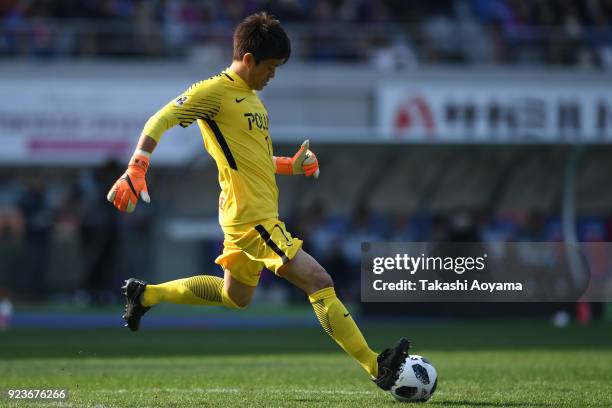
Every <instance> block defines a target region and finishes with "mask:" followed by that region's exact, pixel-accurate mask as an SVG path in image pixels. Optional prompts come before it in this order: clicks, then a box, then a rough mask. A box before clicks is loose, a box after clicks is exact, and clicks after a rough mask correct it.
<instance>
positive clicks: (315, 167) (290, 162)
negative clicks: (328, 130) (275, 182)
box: [274, 140, 319, 178]
mask: <svg viewBox="0 0 612 408" xmlns="http://www.w3.org/2000/svg"><path fill="white" fill-rule="evenodd" d="M309 146H310V141H308V140H306V141H304V143H302V146H300V149H299V150H298V151H297V153H295V154H294V155H293V157H275V158H274V164H275V165H276V174H289V175H292V174H304V175H306V176H314V178H319V161H318V160H317V156H316V155H315V154H314V153H313V152H312V151H310V150H308V147H309Z"/></svg>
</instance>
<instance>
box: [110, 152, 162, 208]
mask: <svg viewBox="0 0 612 408" xmlns="http://www.w3.org/2000/svg"><path fill="white" fill-rule="evenodd" d="M148 168H149V154H148V153H147V152H145V151H142V150H137V151H136V153H134V155H133V156H132V158H131V159H130V163H129V164H128V169H127V170H126V171H125V173H123V175H122V176H121V177H119V179H118V180H117V181H115V184H113V187H112V188H111V189H110V191H109V192H108V194H107V196H106V199H107V200H108V201H110V202H111V203H113V205H114V206H115V207H117V208H118V209H119V211H122V212H123V211H126V212H128V213H131V212H134V209H136V203H137V202H138V198H139V197H140V198H141V199H142V200H143V201H144V202H146V203H150V202H151V197H149V190H148V189H147V181H146V180H145V175H146V174H147V169H148Z"/></svg>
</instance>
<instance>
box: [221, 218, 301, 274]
mask: <svg viewBox="0 0 612 408" xmlns="http://www.w3.org/2000/svg"><path fill="white" fill-rule="evenodd" d="M223 233H224V237H225V239H224V241H223V253H222V254H221V255H219V256H218V257H217V259H215V263H216V264H219V265H220V266H221V267H222V268H223V269H227V270H229V272H230V274H231V275H232V278H235V279H236V280H238V281H240V282H242V283H244V284H245V285H249V286H257V283H258V282H259V276H260V275H261V270H262V269H263V268H264V267H265V268H267V269H269V270H271V271H272V272H274V273H275V274H276V275H277V276H280V275H279V274H278V270H279V268H280V267H281V266H283V265H284V264H286V263H287V262H289V260H291V259H293V257H294V256H295V254H296V253H297V251H298V250H299V249H300V248H301V247H302V240H301V239H298V238H294V237H292V236H291V234H290V233H289V232H287V230H286V229H285V224H284V223H283V222H282V221H280V220H278V219H277V218H269V219H267V220H264V221H261V222H257V223H253V224H245V225H239V226H236V227H223Z"/></svg>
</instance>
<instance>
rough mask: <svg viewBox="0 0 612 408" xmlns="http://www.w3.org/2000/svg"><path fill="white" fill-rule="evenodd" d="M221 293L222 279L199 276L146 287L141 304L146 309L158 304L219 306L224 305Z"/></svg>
mask: <svg viewBox="0 0 612 408" xmlns="http://www.w3.org/2000/svg"><path fill="white" fill-rule="evenodd" d="M222 293H223V279H221V278H219V277H218V276H211V275H199V276H192V277H191V278H184V279H177V280H173V281H170V282H165V283H160V284H159V285H147V287H146V288H145V291H144V294H143V295H142V304H143V306H147V307H149V306H153V305H156V304H158V303H160V302H170V303H179V304H182V305H211V306H221V305H224V302H223V294H222Z"/></svg>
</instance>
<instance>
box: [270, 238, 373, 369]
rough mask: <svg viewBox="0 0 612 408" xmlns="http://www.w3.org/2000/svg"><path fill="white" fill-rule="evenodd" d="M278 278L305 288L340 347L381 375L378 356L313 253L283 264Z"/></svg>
mask: <svg viewBox="0 0 612 408" xmlns="http://www.w3.org/2000/svg"><path fill="white" fill-rule="evenodd" d="M278 275H279V276H282V277H283V278H285V279H287V280H288V281H289V282H291V283H292V284H294V285H295V286H297V287H298V288H300V289H302V290H303V291H304V292H305V293H306V295H308V299H309V300H310V303H311V304H312V307H313V308H314V311H315V314H316V315H317V318H318V319H319V322H320V323H321V326H323V329H324V330H325V331H326V332H327V334H329V335H330V336H331V337H332V338H333V339H334V340H335V341H336V343H338V345H339V346H340V347H342V349H343V350H344V351H346V352H347V353H348V354H350V355H351V356H353V358H355V359H356V360H357V361H358V362H359V364H361V366H362V367H363V368H364V369H365V370H366V371H367V372H368V374H370V375H371V376H373V377H376V376H377V375H378V363H377V353H375V352H374V351H372V350H371V349H370V347H369V346H368V343H367V342H366V341H365V339H364V337H363V335H362V334H361V331H360V330H359V328H358V327H357V325H356V324H355V321H354V320H353V318H352V317H351V315H350V313H349V312H348V311H347V310H346V308H345V307H344V305H343V304H342V302H341V301H340V300H339V299H338V298H337V297H336V292H335V291H334V286H333V281H332V279H331V277H330V276H329V274H328V273H327V272H326V271H325V269H323V267H322V266H321V265H319V263H318V262H317V261H316V260H315V259H314V258H313V257H312V256H310V255H309V254H307V253H306V252H304V251H303V250H301V249H300V250H299V251H298V252H297V254H296V255H295V257H294V258H293V259H292V260H291V261H289V262H287V263H286V264H285V265H283V266H282V267H281V268H280V269H279V271H278Z"/></svg>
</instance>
